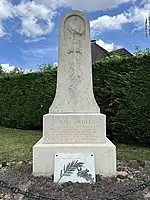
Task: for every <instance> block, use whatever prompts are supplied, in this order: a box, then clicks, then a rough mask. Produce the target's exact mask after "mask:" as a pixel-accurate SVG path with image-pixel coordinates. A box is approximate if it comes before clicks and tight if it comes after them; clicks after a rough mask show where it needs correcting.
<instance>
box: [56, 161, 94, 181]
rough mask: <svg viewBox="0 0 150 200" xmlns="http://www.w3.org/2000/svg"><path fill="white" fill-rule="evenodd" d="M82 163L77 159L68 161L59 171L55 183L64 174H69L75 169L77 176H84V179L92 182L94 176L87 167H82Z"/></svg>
mask: <svg viewBox="0 0 150 200" xmlns="http://www.w3.org/2000/svg"><path fill="white" fill-rule="evenodd" d="M83 167H84V163H83V162H79V161H78V160H73V161H72V162H69V163H68V164H67V165H64V167H63V169H62V170H61V171H60V176H59V179H58V181H57V183H59V182H60V180H61V179H62V178H63V177H64V176H71V175H72V174H73V173H74V172H75V171H77V176H78V177H81V178H84V179H85V180H86V181H89V182H90V183H94V178H93V177H92V175H91V174H90V173H89V170H88V169H85V170H84V169H83Z"/></svg>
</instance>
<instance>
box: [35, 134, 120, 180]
mask: <svg viewBox="0 0 150 200" xmlns="http://www.w3.org/2000/svg"><path fill="white" fill-rule="evenodd" d="M43 142H44V140H43V138H41V140H39V142H38V143H37V144H35V145H34V147H33V175H35V176H50V175H53V174H54V159H55V157H54V156H55V153H60V152H61V153H68V152H69V153H84V152H89V153H94V155H95V166H96V174H100V175H102V176H104V177H111V176H116V147H115V145H114V144H113V143H111V142H110V140H108V139H107V138H106V143H101V144H43Z"/></svg>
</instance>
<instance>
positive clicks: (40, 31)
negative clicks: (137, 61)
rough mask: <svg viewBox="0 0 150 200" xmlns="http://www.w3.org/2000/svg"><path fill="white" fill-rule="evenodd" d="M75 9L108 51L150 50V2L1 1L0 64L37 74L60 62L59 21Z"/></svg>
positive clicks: (120, 0) (105, 0)
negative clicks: (149, 21)
mask: <svg viewBox="0 0 150 200" xmlns="http://www.w3.org/2000/svg"><path fill="white" fill-rule="evenodd" d="M72 9H77V10H82V11H83V12H84V13H85V14H86V15H87V16H88V18H89V21H90V25H91V39H96V40H97V43H98V44H99V45H100V46H102V47H104V48H105V49H107V50H109V51H111V50H114V49H116V48H121V47H124V48H126V49H127V50H129V51H131V52H134V48H135V45H138V46H140V48H141V49H145V48H149V47H150V36H149V37H147V38H146V37H145V33H144V29H145V27H144V21H145V18H146V17H147V16H148V14H149V12H150V0H92V1H90V0H33V1H31V0H30V1H29V0H24V1H22V0H0V46H1V51H0V63H1V64H3V63H8V64H10V65H11V66H17V67H19V68H23V69H33V70H36V69H38V66H37V65H38V64H43V63H50V62H51V63H54V62H57V61H58V36H59V32H58V28H59V21H60V19H61V17H62V16H63V15H64V13H65V12H67V11H70V10H72Z"/></svg>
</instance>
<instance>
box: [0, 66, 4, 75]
mask: <svg viewBox="0 0 150 200" xmlns="http://www.w3.org/2000/svg"><path fill="white" fill-rule="evenodd" d="M3 73H4V72H3V68H2V66H1V65H0V75H1V74H3Z"/></svg>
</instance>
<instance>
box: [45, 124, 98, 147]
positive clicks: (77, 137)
mask: <svg viewBox="0 0 150 200" xmlns="http://www.w3.org/2000/svg"><path fill="white" fill-rule="evenodd" d="M97 123H100V122H99V121H94V120H60V121H58V123H55V125H53V127H52V128H51V129H50V134H49V136H48V138H49V140H50V142H51V143H98V142H99V141H100V134H99V132H97V129H96V124H97Z"/></svg>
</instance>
